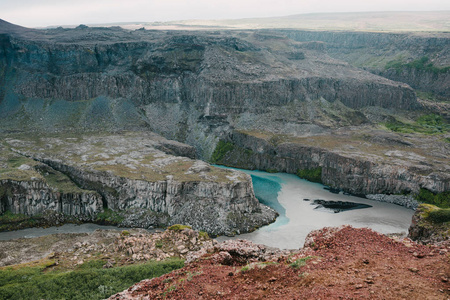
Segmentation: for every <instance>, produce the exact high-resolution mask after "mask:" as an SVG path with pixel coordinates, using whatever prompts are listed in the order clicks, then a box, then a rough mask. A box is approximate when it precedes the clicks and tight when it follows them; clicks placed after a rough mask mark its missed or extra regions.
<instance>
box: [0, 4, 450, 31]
mask: <svg viewBox="0 0 450 300" xmlns="http://www.w3.org/2000/svg"><path fill="white" fill-rule="evenodd" d="M421 10H422V11H433V10H450V0H147V1H145V0H0V19H4V20H6V21H9V22H11V23H15V24H18V25H22V26H27V27H38V26H49V25H78V24H95V23H112V22H136V21H139V22H154V21H171V20H187V19H235V18H253V17H272V16H285V15H293V14H303V13H317V12H361V11H421Z"/></svg>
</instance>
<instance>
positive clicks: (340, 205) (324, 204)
mask: <svg viewBox="0 0 450 300" xmlns="http://www.w3.org/2000/svg"><path fill="white" fill-rule="evenodd" d="M311 205H317V206H316V208H315V209H325V210H326V211H330V212H333V213H339V212H342V211H347V210H352V209H362V208H370V207H372V205H368V204H363V203H356V202H345V201H327V200H321V199H316V200H314V201H313V202H312V203H311Z"/></svg>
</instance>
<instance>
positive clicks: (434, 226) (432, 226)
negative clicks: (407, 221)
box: [408, 204, 450, 244]
mask: <svg viewBox="0 0 450 300" xmlns="http://www.w3.org/2000/svg"><path fill="white" fill-rule="evenodd" d="M438 211H441V212H443V210H442V209H439V208H438V207H436V206H434V205H430V204H421V205H420V206H419V207H418V208H417V210H416V212H415V213H414V216H413V218H412V222H411V226H410V227H409V233H408V237H409V238H411V239H412V240H414V241H417V242H420V243H423V244H429V243H440V242H445V241H448V240H449V238H450V218H449V216H448V215H447V217H446V218H445V217H444V216H442V217H441V218H436V217H435V218H433V216H432V215H433V213H436V212H438Z"/></svg>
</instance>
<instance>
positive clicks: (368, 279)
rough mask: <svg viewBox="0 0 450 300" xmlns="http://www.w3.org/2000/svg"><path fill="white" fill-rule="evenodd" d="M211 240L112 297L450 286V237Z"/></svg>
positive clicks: (414, 292)
mask: <svg viewBox="0 0 450 300" xmlns="http://www.w3.org/2000/svg"><path fill="white" fill-rule="evenodd" d="M205 248H207V250H205V251H204V252H203V255H201V256H200V257H199V258H197V259H195V260H192V261H191V262H190V263H188V264H186V265H185V266H184V267H183V268H182V269H180V270H176V271H173V272H171V273H169V274H166V275H163V276H161V277H158V278H153V279H148V280H143V281H141V282H138V283H136V284H135V285H133V286H131V287H130V288H128V289H126V290H124V291H123V292H121V293H118V294H115V295H113V296H111V297H110V298H109V299H117V300H118V299H123V300H125V299H159V298H164V297H167V298H170V299H195V298H204V299H215V298H220V299H236V298H239V299H241V298H242V299H244V298H245V299H249V298H250V299H251V298H269V299H278V298H285V299H319V298H320V299H339V298H343V299H345V298H363V299H364V298H367V299H369V298H372V297H373V295H375V294H376V295H377V296H379V297H381V298H386V299H397V298H402V297H405V296H407V297H408V298H413V299H422V298H429V299H443V298H446V297H448V294H449V292H448V287H449V284H448V278H449V274H450V273H449V272H450V265H449V263H448V256H447V255H448V254H447V253H448V251H449V249H450V248H449V245H448V243H447V244H443V245H439V246H437V245H429V246H424V245H418V244H416V243H414V242H412V241H411V240H409V239H403V240H397V241H396V240H393V239H391V238H389V237H387V236H384V235H381V234H379V233H377V232H375V231H372V230H370V229H367V228H352V227H350V226H342V227H339V228H330V227H326V228H323V229H320V230H316V231H313V232H311V233H310V234H309V235H308V240H307V241H306V243H305V247H304V248H303V249H300V250H292V251H279V250H278V251H277V250H274V249H267V248H266V247H264V246H262V245H256V244H253V243H249V242H245V241H226V242H223V243H221V244H217V245H214V246H213V247H211V246H209V247H205ZM191 274H194V275H191ZM387 285H388V287H387Z"/></svg>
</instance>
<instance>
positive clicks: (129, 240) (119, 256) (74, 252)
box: [0, 226, 217, 270]
mask: <svg viewBox="0 0 450 300" xmlns="http://www.w3.org/2000/svg"><path fill="white" fill-rule="evenodd" d="M214 244H217V242H215V241H214V240H211V239H210V238H209V237H208V234H206V233H205V232H198V231H194V230H192V229H190V228H189V227H187V226H179V227H178V226H174V227H171V229H169V230H166V231H163V232H162V231H157V232H154V233H150V232H148V231H147V230H143V229H132V230H123V231H118V230H96V231H94V232H93V233H90V234H88V233H73V234H72V233H71V234H52V235H48V236H42V237H37V238H21V239H15V240H10V241H2V242H1V243H0V267H3V266H9V265H18V264H22V263H30V262H36V263H38V262H39V261H40V260H44V259H50V260H52V261H53V265H52V266H51V268H57V269H64V270H65V269H67V270H71V269H74V268H75V267H77V266H80V265H82V264H84V263H88V262H89V261H92V260H103V261H104V264H105V268H110V267H118V266H123V265H130V264H139V263H144V262H146V261H148V260H156V261H161V260H164V259H166V258H169V257H180V258H186V255H187V254H189V253H190V252H195V251H198V250H200V249H201V247H204V246H205V247H206V246H208V247H210V246H213V245H214Z"/></svg>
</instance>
